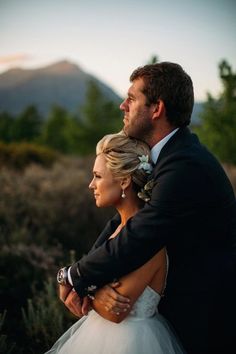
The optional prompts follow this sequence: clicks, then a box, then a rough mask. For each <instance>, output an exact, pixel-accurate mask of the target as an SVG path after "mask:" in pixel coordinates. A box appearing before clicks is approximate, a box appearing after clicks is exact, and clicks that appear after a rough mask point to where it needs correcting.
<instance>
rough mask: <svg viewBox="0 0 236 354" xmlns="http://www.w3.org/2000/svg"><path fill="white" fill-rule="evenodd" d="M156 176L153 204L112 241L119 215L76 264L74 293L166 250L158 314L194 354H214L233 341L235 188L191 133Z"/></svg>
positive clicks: (174, 146) (182, 134) (175, 141)
mask: <svg viewBox="0 0 236 354" xmlns="http://www.w3.org/2000/svg"><path fill="white" fill-rule="evenodd" d="M151 178H152V179H154V181H155V185H154V188H153V191H152V197H151V200H150V202H149V203H146V205H145V206H144V208H143V209H142V210H140V211H139V212H138V213H137V214H136V215H135V216H134V217H133V218H132V219H130V220H129V221H128V223H127V225H126V227H125V228H124V229H123V230H122V231H121V232H120V234H119V235H118V237H116V238H114V239H112V240H107V238H108V236H109V235H110V234H111V233H112V232H113V231H114V229H115V227H116V226H117V225H118V224H119V216H117V215H116V216H115V217H114V218H113V219H112V220H111V221H110V222H109V223H108V224H107V226H106V228H105V229H104V231H103V232H102V234H101V235H100V236H99V238H98V240H97V241H96V243H95V245H94V247H93V249H92V250H91V251H90V253H89V254H88V255H87V256H85V257H83V258H82V259H81V260H80V261H79V262H77V263H76V264H74V265H73V266H72V279H73V283H74V285H75V289H76V290H77V292H78V293H79V294H80V295H81V296H83V295H84V294H85V293H86V289H87V287H88V286H89V285H96V286H98V287H100V286H102V285H104V284H106V283H108V282H111V281H112V280H113V279H115V278H119V277H121V276H122V275H124V274H127V273H129V272H131V271H132V270H134V269H136V268H137V267H139V266H141V265H142V264H144V263H145V262H146V261H147V260H148V259H150V258H151V257H152V256H153V255H154V254H155V253H156V252H157V251H158V250H160V249H161V248H162V247H163V246H166V248H167V253H168V256H169V273H168V279H167V288H166V292H165V297H164V298H163V299H162V301H161V304H160V311H161V312H162V313H163V314H164V315H165V317H166V318H167V319H168V320H169V321H170V322H171V323H172V325H173V326H174V328H175V330H176V332H177V334H178V335H179V336H180V338H181V340H182V341H183V344H184V346H185V348H186V349H187V351H188V352H189V353H199V354H200V353H201V354H203V353H211V352H213V350H216V349H215V348H216V346H215V347H214V345H215V344H214V343H215V342H217V343H218V344H217V348H218V349H219V348H221V345H222V346H223V345H225V341H227V342H229V341H230V340H231V338H232V336H233V333H231V332H230V325H229V326H227V324H230V320H232V318H230V316H228V315H229V312H231V313H233V312H234V311H235V305H234V301H236V298H235V299H233V297H234V296H235V286H234V284H235V281H236V279H235V254H236V252H235V247H236V242H235V234H236V231H235V230H236V226H235V225H236V203H235V196H234V193H233V190H232V186H231V184H230V182H229V180H228V178H227V177H226V174H225V172H224V171H223V169H222V167H221V165H220V164H219V163H218V161H217V160H216V159H215V158H214V157H213V156H212V154H211V153H210V152H208V151H207V149H206V148H205V147H203V146H202V145H201V144H200V142H199V140H198V138H197V136H196V135H194V134H192V133H191V132H190V131H189V129H188V128H180V129H179V130H178V131H177V133H176V134H174V136H172V137H171V139H170V140H169V141H168V142H167V144H166V145H165V146H164V147H163V149H162V150H161V153H160V155H159V158H158V161H157V163H156V166H155V168H154V171H153V174H152V176H151ZM77 269H79V272H80V275H81V276H80V277H79V276H78V273H77ZM226 303H227V306H226ZM226 312H227V314H226ZM235 321H236V318H235ZM226 322H227V323H226ZM216 324H217V326H216ZM225 326H226V327H225ZM225 328H227V330H225ZM226 332H228V334H227V333H226ZM231 334H232V336H231ZM227 335H228V337H227V339H226V337H225V336H227ZM221 337H222V338H221ZM225 348H226V347H224V349H225ZM219 350H221V349H219ZM218 352H219V353H220V351H216V353H218ZM224 352H225V351H224ZM225 353H226V352H225ZM227 353H228V352H227Z"/></svg>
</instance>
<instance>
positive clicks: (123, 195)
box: [121, 189, 126, 199]
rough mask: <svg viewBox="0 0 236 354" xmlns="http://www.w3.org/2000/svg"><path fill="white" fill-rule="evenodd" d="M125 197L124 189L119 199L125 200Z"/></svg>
mask: <svg viewBox="0 0 236 354" xmlns="http://www.w3.org/2000/svg"><path fill="white" fill-rule="evenodd" d="M125 197H126V195H125V190H124V189H122V194H121V198H123V199H124V198H125Z"/></svg>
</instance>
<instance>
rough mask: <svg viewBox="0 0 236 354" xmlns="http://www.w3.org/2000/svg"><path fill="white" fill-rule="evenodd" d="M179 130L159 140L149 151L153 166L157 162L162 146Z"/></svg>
mask: <svg viewBox="0 0 236 354" xmlns="http://www.w3.org/2000/svg"><path fill="white" fill-rule="evenodd" d="M178 130H179V128H176V129H175V130H173V131H172V132H171V133H170V134H168V135H166V136H165V137H164V138H163V139H161V140H160V141H159V142H158V143H157V144H156V145H154V146H153V148H152V149H151V158H152V162H153V163H154V164H155V163H156V162H157V159H158V157H159V155H160V152H161V149H162V148H163V146H164V145H165V144H166V143H167V141H168V140H169V139H170V138H171V137H172V136H173V135H174V134H175V133H176V132H177V131H178Z"/></svg>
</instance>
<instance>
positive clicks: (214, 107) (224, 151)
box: [195, 60, 236, 164]
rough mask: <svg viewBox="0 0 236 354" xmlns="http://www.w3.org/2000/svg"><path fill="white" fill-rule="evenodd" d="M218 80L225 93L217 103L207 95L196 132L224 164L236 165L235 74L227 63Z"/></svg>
mask: <svg viewBox="0 0 236 354" xmlns="http://www.w3.org/2000/svg"><path fill="white" fill-rule="evenodd" d="M219 76H220V78H221V81H222V84H223V91H222V93H221V94H220V96H219V98H218V99H214V98H213V97H212V96H211V94H208V98H207V102H206V103H205V105H204V109H203V112H202V114H201V116H200V118H201V121H202V124H201V126H200V127H198V128H195V130H196V132H197V133H198V135H199V137H200V139H201V141H202V142H203V143H204V144H205V145H207V146H208V148H209V149H210V150H211V151H212V152H213V153H214V154H215V155H216V156H217V157H218V158H219V160H220V161H221V162H224V163H232V164H236V144H235V139H236V73H233V71H232V68H231V66H230V65H229V63H228V62H227V61H226V60H223V61H222V62H221V63H220V64H219Z"/></svg>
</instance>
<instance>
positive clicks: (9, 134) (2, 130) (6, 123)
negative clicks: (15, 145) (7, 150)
mask: <svg viewBox="0 0 236 354" xmlns="http://www.w3.org/2000/svg"><path fill="white" fill-rule="evenodd" d="M14 122H15V120H14V118H13V117H12V116H11V115H10V114H9V113H7V112H3V113H1V114H0V140H2V141H4V142H6V143H10V142H11V141H12V140H13V126H14Z"/></svg>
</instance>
